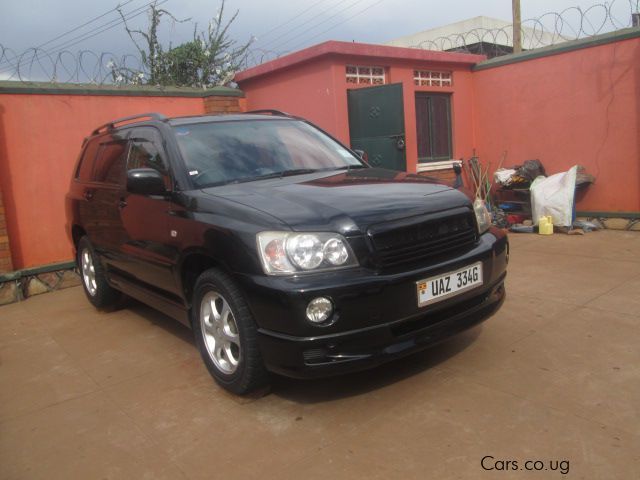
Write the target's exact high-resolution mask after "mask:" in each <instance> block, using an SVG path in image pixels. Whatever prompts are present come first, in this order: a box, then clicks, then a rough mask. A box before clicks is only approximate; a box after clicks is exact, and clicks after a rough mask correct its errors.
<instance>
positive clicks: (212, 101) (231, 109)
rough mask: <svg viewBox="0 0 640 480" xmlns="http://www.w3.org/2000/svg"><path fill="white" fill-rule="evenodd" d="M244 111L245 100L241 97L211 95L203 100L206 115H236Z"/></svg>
mask: <svg viewBox="0 0 640 480" xmlns="http://www.w3.org/2000/svg"><path fill="white" fill-rule="evenodd" d="M246 110H247V109H246V100H245V99H244V98H241V97H228V96H216V95H213V96H210V97H205V98H204V111H205V112H206V113H236V112H244V111H246Z"/></svg>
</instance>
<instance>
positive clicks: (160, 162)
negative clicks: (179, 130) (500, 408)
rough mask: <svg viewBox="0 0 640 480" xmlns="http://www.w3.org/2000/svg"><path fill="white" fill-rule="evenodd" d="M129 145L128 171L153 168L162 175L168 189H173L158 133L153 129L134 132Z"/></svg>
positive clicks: (140, 129)
mask: <svg viewBox="0 0 640 480" xmlns="http://www.w3.org/2000/svg"><path fill="white" fill-rule="evenodd" d="M129 143H130V148H129V159H128V161H127V169H128V170H133V169H135V168H153V169H154V170H157V171H158V172H160V173H161V174H162V176H163V177H164V180H165V186H166V187H167V189H171V176H170V174H169V168H168V166H167V163H166V161H165V156H164V153H163V151H162V146H161V145H162V142H161V139H160V135H159V134H158V132H157V131H156V130H155V129H153V128H138V129H136V130H134V131H133V132H132V134H131V136H130V137H129Z"/></svg>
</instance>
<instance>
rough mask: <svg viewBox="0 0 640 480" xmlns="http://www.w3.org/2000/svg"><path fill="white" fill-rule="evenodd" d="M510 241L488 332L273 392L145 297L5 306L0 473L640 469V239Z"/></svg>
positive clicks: (335, 474)
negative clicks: (218, 381)
mask: <svg viewBox="0 0 640 480" xmlns="http://www.w3.org/2000/svg"><path fill="white" fill-rule="evenodd" d="M511 242H512V257H511V258H512V260H511V264H510V269H509V277H508V282H507V296H508V299H507V301H506V303H505V305H504V307H503V308H502V310H501V311H500V312H499V313H498V314H496V315H495V316H494V317H493V318H491V319H490V320H489V321H487V322H486V323H485V324H484V325H483V326H481V327H478V328H476V329H474V330H472V331H469V332H467V333H465V334H463V335H461V336H459V337H457V338H455V339H453V340H451V341H449V342H448V343H446V344H443V345H440V346H438V347H435V348H433V349H431V350H428V351H425V352H423V353H420V354H417V355H414V356H412V357H409V358H406V359H403V360H401V361H397V362H395V363H391V364H387V365H385V366H383V367H381V368H377V369H375V370H371V371H368V372H364V373H360V374H356V375H349V376H346V377H340V378H333V379H327V380H321V381H313V382H305V381H294V380H288V379H283V378H277V379H275V381H274V385H273V389H272V391H271V393H270V394H268V395H266V396H263V397H261V398H259V397H255V398H239V397H234V396H232V395H230V394H227V393H225V392H224V391H223V390H221V389H220V388H218V387H217V386H216V385H215V383H214V382H213V381H212V380H211V379H210V377H209V375H208V373H207V371H206V370H205V368H204V366H203V364H202V362H201V361H200V358H199V356H198V353H197V351H196V349H195V347H194V345H193V341H192V340H191V335H190V331H189V330H187V329H186V328H184V327H182V326H180V325H179V324H177V323H175V322H173V321H172V320H170V319H168V318H166V317H164V316H163V315H162V314H159V313H157V312H155V311H154V310H152V309H150V308H147V307H145V306H143V305H140V304H138V303H135V302H131V303H130V305H129V307H128V308H127V309H124V310H120V311H117V312H112V313H102V312H97V311H95V310H94V309H93V308H92V307H91V306H90V305H89V303H88V302H87V301H86V300H85V298H84V295H83V292H82V290H81V289H80V288H71V289H67V290H62V291H59V292H56V293H51V294H45V295H40V296H38V297H33V298H30V299H28V300H27V301H25V302H22V303H19V304H13V305H8V306H4V307H0V362H1V363H0V478H3V479H5V478H6V479H35V478H42V479H54V478H60V479H76V478H77V479H107V478H108V479H122V478H131V479H143V478H149V479H163V478H166V479H181V478H189V479H199V478H208V479H212V478H231V479H236V478H285V479H286V478H295V479H299V478H304V479H327V478H349V479H355V478H385V479H390V478H402V479H414V478H415V479H426V478H437V479H449V478H464V479H468V478H487V479H493V478H496V479H500V478H505V479H507V478H508V479H512V478H523V479H535V478H539V479H547V478H562V477H567V478H585V479H610V478H611V479H635V478H640V234H638V233H631V232H613V231H603V232H595V233H591V234H587V235H585V236H584V237H570V236H565V235H554V236H552V237H542V236H537V235H521V236H518V235H512V236H511ZM507 462H509V463H507ZM513 462H516V463H515V464H514V463H513ZM536 462H537V463H536ZM527 468H529V469H531V470H527ZM516 469H517V470H516ZM567 470H568V473H567Z"/></svg>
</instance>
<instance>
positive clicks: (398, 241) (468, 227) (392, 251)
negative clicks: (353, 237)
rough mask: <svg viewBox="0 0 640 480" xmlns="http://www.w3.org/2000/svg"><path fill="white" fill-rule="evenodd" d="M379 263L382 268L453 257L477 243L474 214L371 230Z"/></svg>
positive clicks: (448, 216) (414, 221) (452, 214)
mask: <svg viewBox="0 0 640 480" xmlns="http://www.w3.org/2000/svg"><path fill="white" fill-rule="evenodd" d="M368 233H369V237H370V238H371V241H372V244H373V248H374V256H375V259H376V263H377V264H378V265H379V266H380V267H383V268H389V267H395V266H400V265H404V264H407V263H421V262H424V261H427V260H431V259H435V258H438V257H443V256H446V255H454V254H456V253H458V252H462V251H464V250H468V249H469V248H471V247H472V246H473V245H474V244H475V242H476V240H477V235H476V227H475V222H474V218H473V213H471V212H470V211H469V210H468V209H464V211H463V212H460V210H456V212H455V213H453V212H452V213H451V214H448V215H447V214H445V215H442V214H440V215H438V216H437V217H436V218H433V217H432V218H429V217H426V218H425V217H422V218H420V219H415V220H403V221H399V222H393V223H389V224H382V225H378V226H375V227H372V228H370V229H369V232H368Z"/></svg>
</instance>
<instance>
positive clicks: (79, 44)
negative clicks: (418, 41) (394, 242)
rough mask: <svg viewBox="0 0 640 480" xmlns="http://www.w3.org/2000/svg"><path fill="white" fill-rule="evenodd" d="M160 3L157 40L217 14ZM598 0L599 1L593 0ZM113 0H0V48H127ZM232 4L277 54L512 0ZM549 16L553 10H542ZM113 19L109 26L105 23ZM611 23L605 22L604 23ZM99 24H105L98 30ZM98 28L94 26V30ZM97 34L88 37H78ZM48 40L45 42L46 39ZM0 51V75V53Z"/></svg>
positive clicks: (429, 24)
mask: <svg viewBox="0 0 640 480" xmlns="http://www.w3.org/2000/svg"><path fill="white" fill-rule="evenodd" d="M119 1H120V3H121V4H123V6H122V9H123V11H125V12H131V15H135V14H136V13H138V12H143V10H144V6H145V4H147V3H148V2H149V1H150V0H119ZM158 1H159V2H164V3H162V8H164V9H166V10H168V11H169V12H171V13H172V14H173V15H174V16H175V17H176V18H178V19H190V20H189V21H187V22H184V23H176V22H172V21H171V20H169V19H168V18H166V17H165V19H164V20H163V23H162V25H161V30H160V33H161V40H162V42H163V43H164V44H165V45H168V44H169V43H172V44H173V45H176V44H180V43H182V42H184V41H188V40H190V39H191V38H192V35H193V29H194V25H195V23H197V24H198V28H199V29H200V28H206V25H207V23H208V21H209V19H210V18H212V17H214V16H215V15H217V12H218V9H219V7H220V2H219V1H217V0H158ZM599 1H600V3H598V2H599ZM602 3H603V1H602V0H521V8H522V19H523V20H524V19H527V18H536V17H540V16H541V15H543V14H545V13H547V12H554V11H555V12H560V11H562V10H564V9H566V8H570V7H580V8H581V9H582V10H583V11H584V10H587V9H589V8H590V7H591V10H589V14H588V17H587V18H590V19H591V21H592V23H594V24H596V25H594V28H596V29H598V28H599V25H597V24H598V23H599V22H601V21H602V20H601V19H602V18H604V17H603V11H604V10H603V8H602V6H598V5H602ZM638 3H640V1H639V0H609V1H608V4H609V5H611V11H612V12H613V14H614V15H615V16H616V18H618V19H619V21H620V22H621V23H625V24H626V23H627V22H629V16H630V15H629V13H630V11H631V10H632V9H633V10H635V11H637V7H638ZM117 5H118V0H56V1H54V0H19V1H15V0H0V55H1V49H2V48H5V49H11V51H12V52H15V53H20V52H23V51H24V50H26V49H28V48H30V47H35V46H41V45H43V48H44V49H45V50H49V51H51V52H53V53H57V52H58V51H60V50H62V49H65V50H69V51H71V52H72V53H74V54H77V52H78V51H81V50H91V51H93V52H98V53H101V52H111V53H113V54H115V55H123V54H125V53H134V52H135V48H134V47H133V45H132V43H131V40H130V39H129V38H128V36H127V34H126V32H125V30H124V28H123V26H122V24H120V23H119V16H118V14H117V12H115V11H111V12H109V11H110V10H112V9H114V8H115V7H116V6H117ZM235 11H238V16H237V18H236V20H235V21H234V22H233V24H232V25H231V27H230V29H229V34H230V37H231V38H233V39H234V40H236V41H238V42H239V43H243V42H247V41H249V40H251V39H252V38H254V40H253V43H252V47H253V49H254V51H255V52H257V54H260V53H261V52H263V51H269V52H277V53H279V54H281V53H286V52H290V51H295V50H299V49H300V48H304V47H306V46H309V45H313V44H316V43H320V42H322V41H325V40H344V41H356V42H365V43H384V42H386V41H388V40H391V39H393V38H397V37H401V36H405V35H409V34H412V33H417V32H419V31H422V30H426V29H429V28H433V27H438V26H442V25H446V24H448V23H453V22H456V21H460V20H464V19H467V18H471V17H475V16H479V15H485V16H489V17H496V18H500V19H504V20H507V21H510V20H511V0H439V1H436V0H298V1H295V2H294V1H290V0H269V1H258V0H227V1H226V3H225V15H224V18H227V19H229V18H231V15H232V14H233V13H234V12H235ZM100 15H103V16H102V17H101V18H100V19H98V20H96V21H95V22H92V23H90V24H88V25H86V26H84V27H82V28H79V29H78V30H76V31H74V32H72V33H70V34H69V35H66V36H63V37H61V38H59V39H58V40H55V41H53V42H51V40H52V39H55V38H56V37H58V36H60V35H62V34H64V33H65V32H68V31H69V30H72V29H74V28H77V27H79V26H81V25H82V24H84V23H85V22H88V21H89V20H92V19H94V18H95V17H98V16H100ZM546 18H547V20H548V21H551V20H552V17H550V16H547V17H546ZM563 18H565V19H566V21H567V22H569V23H572V24H575V25H577V23H578V22H579V20H578V18H579V15H578V14H577V11H576V10H569V11H567V12H566V13H565V15H564V17H563ZM147 22H148V19H147V15H146V13H141V14H139V15H137V16H136V17H134V18H132V19H131V20H130V25H131V26H132V27H137V28H144V27H145V25H146V24H147ZM108 27H112V28H108ZM604 28H605V29H606V30H611V29H612V28H611V26H610V25H608V24H607V25H605V26H604ZM100 30H104V31H103V32H102V33H98V32H100ZM96 33H97V34H96ZM93 34H96V35H95V36H92V37H91V38H85V37H87V36H89V35H93ZM47 42H49V43H47ZM3 60H4V59H0V78H1V77H2V61H3Z"/></svg>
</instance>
